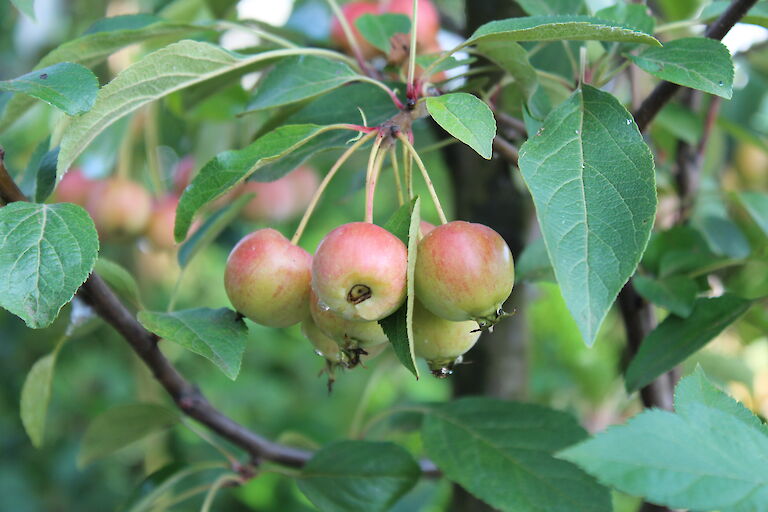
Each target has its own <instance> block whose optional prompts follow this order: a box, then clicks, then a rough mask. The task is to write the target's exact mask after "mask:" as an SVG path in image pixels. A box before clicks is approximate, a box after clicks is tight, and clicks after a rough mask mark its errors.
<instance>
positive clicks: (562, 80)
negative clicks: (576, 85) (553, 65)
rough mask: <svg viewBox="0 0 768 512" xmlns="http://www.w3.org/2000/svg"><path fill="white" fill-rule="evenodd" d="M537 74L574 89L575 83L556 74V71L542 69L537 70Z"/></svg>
mask: <svg viewBox="0 0 768 512" xmlns="http://www.w3.org/2000/svg"><path fill="white" fill-rule="evenodd" d="M536 74H537V75H538V76H540V77H542V78H548V79H550V80H552V81H554V82H559V83H560V84H562V85H563V86H564V87H565V88H566V89H569V90H570V89H572V88H573V84H572V83H571V82H569V81H568V80H566V79H565V78H563V77H561V76H560V75H556V74H554V73H550V72H549V71H543V70H541V69H537V70H536Z"/></svg>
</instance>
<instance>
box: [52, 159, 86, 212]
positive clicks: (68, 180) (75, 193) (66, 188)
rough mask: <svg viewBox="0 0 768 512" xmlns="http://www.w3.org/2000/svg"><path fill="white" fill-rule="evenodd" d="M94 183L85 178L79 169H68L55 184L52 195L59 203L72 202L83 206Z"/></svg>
mask: <svg viewBox="0 0 768 512" xmlns="http://www.w3.org/2000/svg"><path fill="white" fill-rule="evenodd" d="M95 183H96V182H95V181H93V180H90V179H88V178H86V177H85V174H83V171H81V170H80V169H77V168H75V169H70V170H69V171H68V172H67V174H65V175H64V177H63V178H61V181H60V182H59V184H58V185H57V186H56V191H55V192H54V195H53V197H54V199H55V200H56V202H59V203H74V204H77V205H80V206H83V207H84V206H85V205H86V204H87V202H88V195H89V194H90V192H91V189H92V188H93V186H94V185H95Z"/></svg>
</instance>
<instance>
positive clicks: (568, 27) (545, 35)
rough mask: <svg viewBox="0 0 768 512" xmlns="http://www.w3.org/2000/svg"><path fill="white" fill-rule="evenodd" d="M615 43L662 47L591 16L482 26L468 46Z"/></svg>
mask: <svg viewBox="0 0 768 512" xmlns="http://www.w3.org/2000/svg"><path fill="white" fill-rule="evenodd" d="M563 40H568V41H584V40H587V41H591V40H594V41H614V42H619V43H640V44H649V45H653V46H661V43H659V42H658V41H657V40H656V38H654V37H653V36H652V35H650V34H645V33H643V32H639V31H637V30H634V29H632V28H629V27H625V26H622V25H619V24H618V23H614V22H612V21H606V20H600V19H597V18H593V17H591V16H573V15H568V16H528V17H525V18H509V19H506V20H497V21H491V22H490V23H486V24H485V25H482V26H480V27H479V28H478V29H477V30H475V32H474V33H473V34H472V35H471V36H470V38H469V39H467V41H466V42H465V43H464V46H466V45H470V44H477V43H479V42H480V41H563Z"/></svg>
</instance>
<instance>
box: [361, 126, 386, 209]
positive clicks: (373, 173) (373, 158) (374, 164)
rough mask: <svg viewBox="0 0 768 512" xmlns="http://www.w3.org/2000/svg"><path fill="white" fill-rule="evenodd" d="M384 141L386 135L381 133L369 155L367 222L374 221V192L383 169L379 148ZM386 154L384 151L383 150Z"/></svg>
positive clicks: (366, 193)
mask: <svg viewBox="0 0 768 512" xmlns="http://www.w3.org/2000/svg"><path fill="white" fill-rule="evenodd" d="M383 141H384V136H383V135H381V134H379V135H378V136H377V137H376V140H375V141H374V142H373V147H372V148H371V154H370V156H369V157H368V171H367V172H366V174H365V219H364V220H365V222H368V223H373V193H374V190H375V189H376V178H377V175H378V171H379V169H381V158H380V155H379V149H380V148H381V143H382V142H383ZM381 154H384V152H381Z"/></svg>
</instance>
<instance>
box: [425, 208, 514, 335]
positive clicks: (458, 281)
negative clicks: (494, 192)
mask: <svg viewBox="0 0 768 512" xmlns="http://www.w3.org/2000/svg"><path fill="white" fill-rule="evenodd" d="M514 282H515V269H514V265H513V262H512V253H511V252H510V250H509V247H508V246H507V244H506V242H504V239H503V238H501V236H500V235H499V234H498V233H497V232H496V231H494V230H492V229H491V228H489V227H488V226H484V225H482V224H471V223H469V222H464V221H454V222H449V223H447V224H443V225H442V226H438V227H436V228H435V229H434V230H432V231H431V232H430V233H429V234H428V235H427V236H425V237H424V238H423V239H422V240H421V242H419V246H418V256H417V258H416V271H415V284H416V296H417V297H418V298H419V300H420V301H421V302H422V304H423V305H424V306H425V307H426V308H427V309H429V310H430V311H431V312H432V313H434V314H436V315H438V316H440V317H442V318H445V319H447V320H453V321H462V320H474V321H476V322H477V323H478V325H479V326H480V327H481V328H485V327H488V326H492V325H493V324H494V323H496V322H497V321H498V319H499V318H500V316H501V315H502V312H501V305H502V304H503V303H504V301H505V300H506V299H507V297H509V294H510V293H511V292H512V286H513V285H514Z"/></svg>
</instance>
